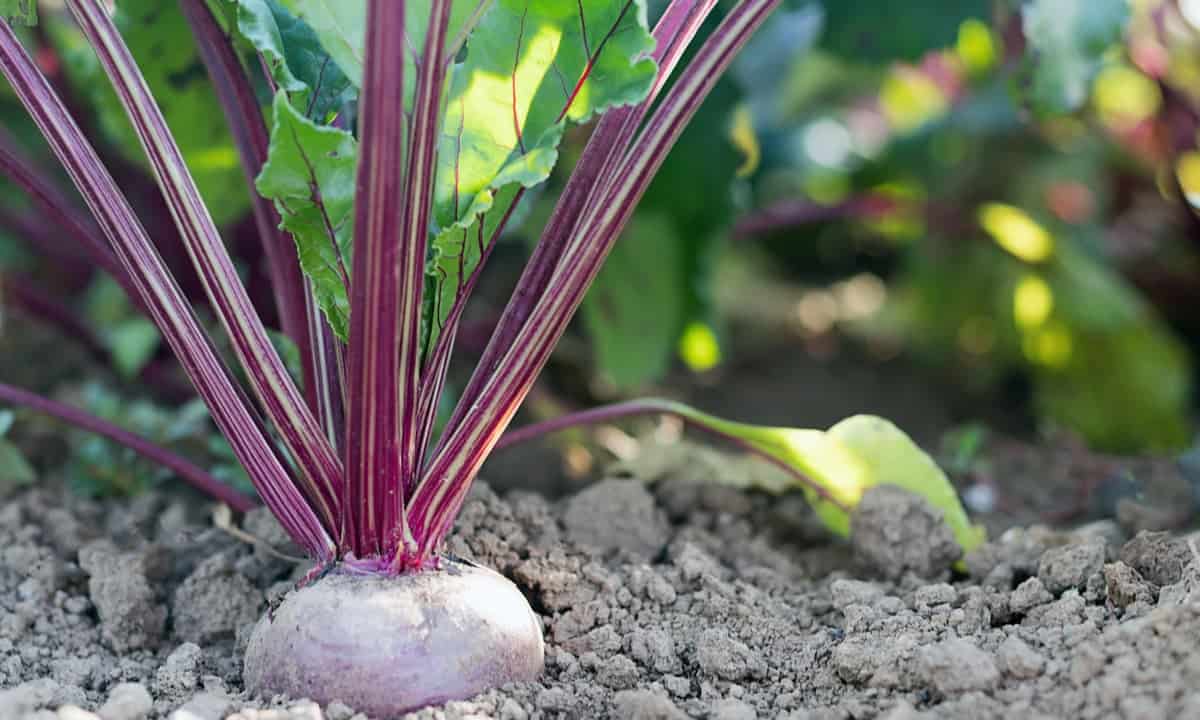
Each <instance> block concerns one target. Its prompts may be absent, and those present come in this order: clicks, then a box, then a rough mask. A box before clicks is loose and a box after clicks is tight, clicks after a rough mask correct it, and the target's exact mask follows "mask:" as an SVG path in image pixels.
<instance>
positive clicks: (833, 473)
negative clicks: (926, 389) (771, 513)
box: [663, 402, 985, 553]
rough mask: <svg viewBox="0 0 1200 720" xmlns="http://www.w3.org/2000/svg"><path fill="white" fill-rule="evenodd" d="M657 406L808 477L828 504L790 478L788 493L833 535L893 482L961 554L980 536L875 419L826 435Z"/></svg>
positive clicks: (929, 472)
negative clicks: (932, 515)
mask: <svg viewBox="0 0 1200 720" xmlns="http://www.w3.org/2000/svg"><path fill="white" fill-rule="evenodd" d="M663 406H664V409H667V408H669V411H670V412H672V413H674V414H677V415H680V416H682V417H683V418H684V419H686V420H689V421H691V422H693V423H695V424H696V425H697V426H699V427H704V428H709V429H711V430H715V431H717V432H719V433H721V434H723V435H727V436H730V437H733V438H736V439H737V440H740V441H741V442H743V443H746V444H747V445H749V446H751V447H752V448H754V449H755V450H757V451H759V452H761V453H763V454H764V455H767V456H769V457H771V458H774V459H775V460H777V461H779V462H780V463H782V464H784V465H785V466H787V467H791V468H794V469H795V470H796V471H798V472H799V473H801V474H802V475H803V476H805V477H806V478H808V479H809V480H811V481H812V483H814V484H815V485H816V486H818V487H819V488H821V490H822V491H823V492H824V493H825V494H826V495H827V496H828V498H829V499H825V498H823V497H822V496H821V494H820V493H818V492H817V490H816V489H815V488H814V487H813V486H812V485H809V484H807V483H803V482H799V481H796V482H795V488H796V489H799V490H802V491H803V492H804V495H805V498H806V499H807V500H808V502H809V504H811V505H812V507H813V509H814V510H815V511H816V513H817V516H818V517H820V518H821V521H822V522H823V523H824V524H825V526H826V527H827V528H829V530H830V531H831V532H833V533H835V534H837V535H841V536H847V535H849V534H850V514H849V512H847V510H851V511H852V510H853V508H854V507H855V506H856V505H857V504H858V502H859V500H861V499H862V496H863V494H864V493H865V492H866V491H867V489H868V488H871V487H875V486H877V485H895V486H897V487H900V488H904V489H905V490H908V491H910V492H913V493H916V494H917V495H920V496H921V497H923V498H925V499H926V500H927V501H928V502H929V503H930V505H932V506H933V507H934V508H936V509H938V510H940V511H941V512H942V516H943V518H944V519H945V522H946V524H947V526H948V527H949V528H950V529H951V530H952V531H953V532H954V537H955V538H956V539H957V540H958V543H959V545H960V546H962V549H963V552H964V553H966V552H969V551H970V550H972V549H973V548H975V547H976V546H978V545H979V544H980V543H982V542H983V541H984V539H985V535H984V530H983V528H982V527H980V526H978V525H973V524H971V521H970V519H969V518H968V517H967V512H966V510H964V509H963V506H962V503H961V502H960V501H959V499H958V495H957V494H956V493H955V491H954V486H953V485H951V484H950V481H949V479H947V478H946V474H945V473H944V472H942V470H941V468H939V467H938V466H937V463H935V462H934V461H933V458H931V457H929V455H928V454H926V453H925V451H924V450H922V449H921V448H920V447H918V446H917V444H916V443H914V442H913V441H912V439H911V438H909V437H908V435H907V434H905V433H904V431H902V430H901V429H900V428H898V427H896V426H895V425H893V424H892V423H891V422H889V421H887V420H885V419H883V418H881V417H876V416H874V415H855V416H853V417H850V418H847V419H845V420H843V421H841V422H839V423H838V424H836V425H834V426H833V427H831V428H830V429H829V430H827V431H823V430H800V429H796V428H780V427H763V426H759V425H748V424H746V423H737V422H730V421H727V420H722V419H720V418H717V417H714V416H712V415H708V414H706V413H702V412H699V411H698V410H694V409H692V408H690V407H687V406H685V405H682V404H680V403H674V402H666V403H663ZM767 489H769V490H771V491H775V492H778V491H779V490H780V488H778V487H771V488H767ZM830 499H831V500H832V501H833V502H831V501H830ZM839 505H840V506H841V507H839Z"/></svg>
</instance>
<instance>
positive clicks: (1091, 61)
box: [1022, 0, 1130, 113]
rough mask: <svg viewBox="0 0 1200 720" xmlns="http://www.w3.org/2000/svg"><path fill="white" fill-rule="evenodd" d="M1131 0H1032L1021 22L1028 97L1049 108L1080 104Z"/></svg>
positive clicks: (1123, 21)
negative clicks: (1029, 72)
mask: <svg viewBox="0 0 1200 720" xmlns="http://www.w3.org/2000/svg"><path fill="white" fill-rule="evenodd" d="M1129 17H1130V9H1129V0H1030V1H1029V2H1027V3H1026V4H1025V6H1024V8H1023V9H1022V23H1023V28H1024V31H1025V38H1026V40H1027V42H1028V52H1029V54H1030V59H1031V63H1032V74H1033V77H1032V85H1031V87H1030V88H1029V97H1030V100H1031V101H1032V102H1033V105H1034V107H1035V108H1037V109H1038V110H1040V111H1042V112H1047V113H1066V112H1071V111H1073V110H1077V109H1079V108H1080V107H1081V106H1082V105H1083V103H1084V102H1085V101H1086V100H1087V98H1088V94H1089V92H1090V90H1091V85H1092V80H1093V78H1095V75H1096V73H1097V72H1098V71H1099V70H1100V67H1101V64H1102V61H1103V55H1104V53H1105V52H1106V51H1107V50H1108V49H1109V48H1110V47H1111V46H1112V45H1114V44H1115V43H1117V42H1118V41H1120V39H1121V35H1122V33H1123V32H1124V29H1125V25H1126V24H1127V23H1128V22H1129Z"/></svg>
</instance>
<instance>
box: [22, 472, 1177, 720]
mask: <svg viewBox="0 0 1200 720" xmlns="http://www.w3.org/2000/svg"><path fill="white" fill-rule="evenodd" d="M674 457H675V458H676V459H675V461H672V462H666V461H661V458H660V461H656V464H654V467H655V470H654V472H653V473H649V475H651V476H650V477H646V476H644V474H643V476H639V477H634V478H631V477H629V476H628V475H629V473H628V472H625V471H622V469H621V468H619V467H613V468H611V469H610V470H609V472H608V473H606V477H605V478H602V479H601V480H600V481H598V482H596V483H594V484H592V485H589V486H587V487H585V488H584V489H582V490H580V491H578V492H577V493H575V494H573V495H570V496H568V497H565V498H562V499H559V500H553V501H552V500H548V499H547V498H545V497H543V496H542V495H538V494H533V493H530V492H527V491H520V490H514V491H509V492H506V493H505V494H504V496H503V497H501V496H499V495H498V494H497V493H496V492H494V491H493V490H492V489H491V488H489V487H488V486H487V485H486V484H483V483H479V484H478V485H477V486H476V489H475V491H474V493H473V496H472V498H471V500H470V501H469V502H468V504H467V505H466V507H465V510H464V512H463V514H462V516H461V517H460V519H459V522H458V527H457V531H456V535H455V536H454V537H453V538H452V540H451V541H450V543H449V545H450V546H449V550H451V551H452V552H454V553H456V554H459V555H462V556H466V557H470V558H473V559H475V560H477V561H479V562H481V563H483V564H486V565H488V566H490V567H493V568H495V569H496V570H498V571H500V572H502V573H504V574H505V575H507V576H508V577H510V578H511V579H512V580H513V581H514V582H515V583H517V585H518V586H519V587H520V588H521V590H522V591H523V592H524V593H525V594H526V595H527V596H528V598H529V600H530V602H531V604H532V605H533V607H534V609H535V610H536V611H537V613H538V614H539V615H540V617H541V618H542V620H543V622H544V627H545V635H546V641H547V662H546V670H545V672H544V674H543V676H542V678H541V679H540V680H539V681H537V682H535V683H530V684H524V685H517V686H511V687H506V688H503V689H500V690H496V691H492V692H489V693H486V694H484V695H482V696H480V697H477V698H474V699H471V700H469V701H465V702H456V703H450V704H448V705H446V706H444V707H441V708H429V709H425V710H422V711H421V712H419V713H415V714H413V715H411V716H410V717H413V718H503V719H505V720H519V719H522V718H531V719H532V718H609V717H611V718H646V719H650V718H664V719H666V718H710V719H713V720H743V719H747V718H795V719H799V718H821V719H826V718H827V719H830V720H834V719H849V718H855V719H858V718H875V717H880V718H887V719H888V720H901V719H909V718H970V719H971V720H987V719H988V718H1010V717H1022V718H1147V719H1150V718H1155V719H1157V718H1176V717H1178V718H1188V717H1200V651H1198V650H1197V648H1200V558H1198V555H1197V550H1196V548H1195V546H1194V543H1192V542H1191V541H1190V540H1189V538H1188V537H1187V536H1186V535H1179V534H1174V535H1170V534H1166V533H1148V532H1144V531H1143V532H1137V530H1138V526H1137V525H1136V524H1131V523H1130V522H1117V521H1115V520H1101V521H1095V522H1091V523H1089V524H1086V525H1083V526H1080V527H1075V528H1072V529H1049V528H1047V527H1044V526H1040V525H1036V524H1025V525H1023V526H1014V527H1011V528H1009V529H1007V530H1005V531H1003V532H1001V533H1000V534H998V535H994V536H993V539H992V541H991V542H990V543H989V544H987V545H986V546H984V547H983V548H982V549H980V550H979V551H977V552H975V553H973V554H972V555H971V556H970V557H968V558H966V560H965V563H963V564H961V565H960V566H959V568H960V569H959V570H953V569H951V567H950V565H951V563H953V562H954V560H955V553H954V548H955V546H954V545H953V543H952V542H951V541H950V540H949V538H948V536H947V533H946V531H945V528H944V527H943V526H942V525H941V523H940V518H939V517H938V515H937V513H935V512H932V511H931V510H930V509H929V508H928V507H927V506H925V505H924V503H923V502H921V501H919V500H917V499H915V498H913V497H912V496H908V495H905V494H903V493H898V492H896V491H894V490H890V489H883V490H876V491H872V492H871V493H870V494H869V495H868V496H867V498H866V499H865V500H864V502H863V505H862V507H861V508H860V511H859V514H858V515H857V516H856V517H855V519H854V522H855V537H854V539H853V540H852V541H851V542H836V541H831V540H830V539H829V537H828V536H827V535H826V533H825V532H824V531H823V530H822V529H821V528H820V526H819V525H818V524H817V523H816V522H815V520H814V518H813V517H812V515H811V514H810V513H809V511H808V510H807V508H806V507H805V506H804V504H803V502H802V501H801V500H800V499H799V498H798V497H794V496H783V497H772V496H767V495H763V494H758V493H754V492H746V491H740V490H736V489H733V488H729V487H725V486H719V485H716V484H713V483H711V482H708V481H707V480H706V478H704V477H699V475H703V473H698V472H697V467H698V464H697V463H696V462H694V461H689V460H688V457H687V454H686V453H684V454H683V455H679V454H678V453H676V455H675V456H674ZM730 467H731V468H737V467H740V465H737V464H733V465H731V466H730ZM728 472H737V470H736V469H731V470H728ZM727 479H729V478H727ZM733 479H736V478H733ZM1035 484H1036V483H1035ZM211 510H212V508H211V506H205V504H204V503H202V502H199V501H197V500H196V498H194V497H189V496H186V495H184V494H182V493H161V492H151V493H148V494H145V495H143V496H140V497H138V498H136V499H134V500H132V501H119V502H118V501H106V502H96V501H90V500H84V499H81V498H79V497H76V496H73V495H71V494H70V493H68V492H66V491H65V490H61V489H57V488H55V487H54V486H53V485H52V484H51V483H49V482H48V483H47V484H46V485H44V486H42V487H40V488H37V489H33V490H27V491H25V492H23V493H21V494H18V495H15V496H12V497H10V498H9V499H8V500H7V501H6V502H5V503H4V504H3V505H2V506H0V687H2V688H4V689H3V690H0V718H3V719H4V720H10V719H11V720H18V719H21V718H29V719H35V718H36V719H37V720H52V719H55V718H57V719H60V720H95V718H96V717H97V716H98V717H100V718H103V720H137V719H139V718H159V717H170V718H174V719H177V720H219V719H221V718H237V719H238V720H251V719H258V720H266V719H267V718H272V719H279V720H283V719H285V718H296V719H301V718H303V719H305V720H316V719H319V718H329V719H330V720H348V719H349V718H354V717H362V716H359V715H356V713H355V711H354V709H353V708H348V707H345V706H344V705H341V704H338V703H333V704H331V705H329V706H326V707H319V706H317V705H315V704H313V703H310V702H306V701H303V700H302V699H300V698H294V699H288V698H256V697H251V696H248V695H247V694H246V693H245V692H244V691H243V687H242V678H241V664H240V657H241V652H242V649H243V648H244V645H245V642H246V639H247V634H248V632H249V629H250V627H251V625H252V623H253V622H254V621H255V620H256V619H257V618H258V617H259V615H260V613H262V612H263V610H264V609H265V608H266V607H267V605H268V603H269V602H271V601H272V599H273V598H276V597H278V596H279V595H280V594H281V593H284V592H287V590H288V588H289V587H291V585H292V584H293V583H294V582H295V580H296V579H297V578H298V577H300V576H301V575H302V574H303V573H304V572H305V570H307V566H305V565H303V564H300V563H297V562H295V561H292V560H289V559H287V558H286V557H281V556H280V553H282V554H283V555H287V554H289V553H295V549H294V548H289V547H288V543H287V542H286V538H285V537H284V536H283V534H282V532H281V530H280V529H279V527H278V526H277V525H276V524H275V522H274V521H273V520H272V519H271V518H270V516H269V515H267V514H266V513H265V512H263V511H255V512H253V513H250V514H249V515H248V516H246V517H245V518H242V519H240V521H239V523H240V525H239V526H240V529H241V530H243V531H244V534H248V535H249V536H253V537H254V538H257V539H258V540H259V544H257V545H256V544H253V543H249V542H247V541H246V540H245V539H244V537H237V536H235V534H232V533H230V532H229V531H228V530H227V529H222V528H219V527H216V526H214V524H213V521H212V516H211ZM1138 517H1141V516H1138ZM993 529H994V530H995V529H999V528H995V527H993Z"/></svg>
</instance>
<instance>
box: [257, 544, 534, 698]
mask: <svg viewBox="0 0 1200 720" xmlns="http://www.w3.org/2000/svg"><path fill="white" fill-rule="evenodd" d="M543 659H544V647H543V644H542V631H541V626H540V625H539V623H538V620H537V617H536V616H535V615H534V614H533V610H531V609H530V607H529V603H528V602H527V601H526V600H525V597H524V596H523V595H521V592H520V591H519V590H517V587H516V586H515V585H513V584H512V583H511V582H509V581H508V580H507V579H505V578H504V577H503V576H501V575H499V574H497V573H495V572H493V571H491V570H488V569H487V568H483V567H479V566H477V565H472V564H468V563H463V562H458V561H447V562H445V563H444V566H443V569H441V570H429V571H425V572H420V573H415V574H410V575H402V576H399V577H385V576H380V575H354V574H349V573H338V572H334V573H332V574H329V575H327V576H325V577H324V578H322V579H321V580H318V581H317V582H315V583H313V584H312V585H309V586H306V587H304V588H301V589H299V590H296V591H294V592H292V593H290V594H289V595H288V596H287V597H285V598H284V600H283V602H282V604H280V605H279V607H278V608H276V609H275V611H274V612H273V613H268V614H267V615H266V616H265V617H263V618H262V619H261V620H259V622H258V625H257V626H256V627H255V628H254V634H253V635H252V636H251V638H250V645H249V647H248V648H247V649H246V666H245V673H244V675H245V679H246V686H247V688H248V689H250V690H252V691H254V692H258V693H260V694H262V695H267V696H269V695H272V694H283V695H287V696H289V697H292V698H308V699H310V700H315V701H316V702H319V703H321V704H325V703H328V702H331V701H333V700H340V701H341V702H343V703H345V704H347V705H349V706H350V707H353V708H355V709H357V710H361V711H363V712H366V713H367V714H369V715H371V716H373V717H383V718H386V717H392V716H395V715H397V714H400V713H402V712H405V711H409V710H413V709H416V708H419V707H423V706H425V705H430V704H437V703H442V702H446V701H448V700H461V699H466V698H469V697H471V696H473V695H476V694H478V693H480V692H482V691H484V690H487V689H489V688H493V687H498V686H500V685H503V684H505V683H508V682H515V681H522V680H532V679H534V678H536V677H537V675H538V674H539V673H540V672H541V670H542V663H543Z"/></svg>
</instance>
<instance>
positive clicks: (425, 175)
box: [384, 0, 451, 553]
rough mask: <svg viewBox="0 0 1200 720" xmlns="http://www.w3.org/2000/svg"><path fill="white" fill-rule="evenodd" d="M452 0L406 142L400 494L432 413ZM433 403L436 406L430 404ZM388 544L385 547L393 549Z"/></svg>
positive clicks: (434, 5) (432, 43)
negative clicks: (429, 377)
mask: <svg viewBox="0 0 1200 720" xmlns="http://www.w3.org/2000/svg"><path fill="white" fill-rule="evenodd" d="M450 5H451V1H450V0H432V1H431V4H430V8H429V26H428V28H427V30H426V33H425V46H424V47H423V48H422V49H421V54H420V56H419V57H418V58H417V66H416V72H417V87H416V94H415V95H414V100H413V113H412V131H411V133H410V134H409V143H408V170H407V172H406V174H405V185H404V190H405V192H404V196H403V207H404V214H403V217H402V219H401V232H402V233H403V235H402V236H401V242H402V249H401V259H400V262H401V276H400V281H401V285H400V302H401V303H402V304H401V307H400V327H399V330H398V335H399V339H400V343H401V349H400V362H401V365H400V369H399V380H400V386H399V388H398V389H399V397H398V398H397V402H398V404H399V408H398V413H399V415H400V427H399V432H400V480H401V482H402V483H403V485H404V487H403V492H402V494H401V497H408V496H410V495H411V494H412V491H413V489H414V488H415V487H416V484H417V478H418V476H419V475H420V472H421V462H420V458H421V456H422V454H423V453H424V450H425V448H424V445H423V443H422V440H421V438H422V436H423V435H424V434H425V428H426V426H427V422H428V419H427V418H426V417H424V416H423V415H422V412H421V411H422V406H423V404H424V403H422V402H421V396H420V391H421V390H422V387H421V342H420V336H421V309H422V305H423V303H424V298H425V253H426V248H427V245H428V242H429V212H430V206H431V205H432V204H433V194H432V192H431V188H432V187H433V182H434V177H435V175H436V173H437V153H436V151H437V145H438V134H439V132H440V131H441V124H440V123H439V122H438V121H439V120H440V118H441V112H440V111H441V107H442V103H441V100H442V88H443V86H444V85H445V81H446V63H445V62H443V60H442V48H443V47H445V45H446V30H447V27H448V26H449V24H450ZM431 407H432V406H431ZM403 514H404V507H403V500H402V499H401V500H400V502H398V503H396V505H395V507H394V508H387V514H386V516H385V518H384V527H385V528H395V527H396V526H397V523H396V520H397V518H399V517H400V516H401V515H403ZM393 549H394V546H393V545H391V544H389V545H387V546H386V547H385V552H389V553H390V552H391V551H392V550H393Z"/></svg>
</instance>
